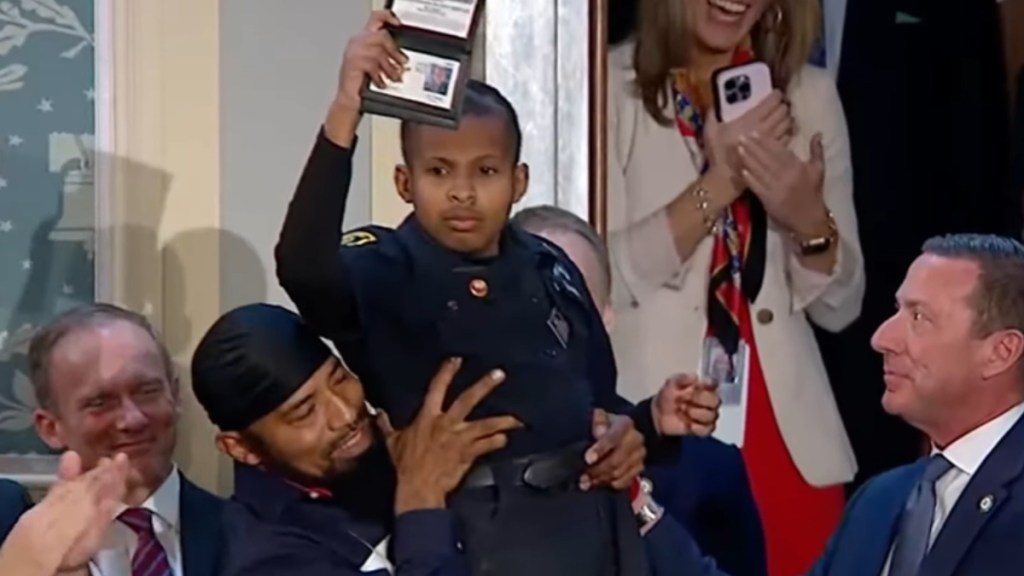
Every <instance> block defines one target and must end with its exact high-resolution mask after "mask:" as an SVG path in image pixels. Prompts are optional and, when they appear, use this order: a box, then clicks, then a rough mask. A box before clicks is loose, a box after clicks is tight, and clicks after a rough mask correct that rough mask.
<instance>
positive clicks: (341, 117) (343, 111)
mask: <svg viewBox="0 0 1024 576" xmlns="http://www.w3.org/2000/svg"><path fill="white" fill-rule="evenodd" d="M398 25H400V22H399V21H398V18H396V17H395V15H394V14H392V13H391V12H389V11H387V10H377V11H375V12H373V14H371V15H370V20H369V22H367V24H366V28H365V29H364V30H363V32H361V33H360V34H358V35H357V36H355V37H353V38H352V39H351V40H349V42H348V46H346V48H345V55H344V57H343V59H342V62H341V72H340V73H339V75H338V93H337V95H336V96H335V98H334V103H333V104H331V111H330V113H329V114H328V117H327V122H326V123H325V125H324V128H325V131H326V133H327V137H328V138H330V140H331V141H332V142H334V143H335V144H337V145H338V146H341V147H344V148H348V147H350V146H351V145H352V140H353V139H354V138H355V133H356V128H357V127H358V125H359V118H360V111H359V110H360V106H361V105H362V98H361V96H360V93H361V92H362V90H363V85H364V84H365V83H366V81H367V80H369V81H370V82H373V83H374V84H375V85H377V86H379V87H381V88H383V87H384V86H385V78H387V79H390V80H394V81H398V80H401V79H402V73H403V72H404V69H405V64H406V62H408V58H407V57H406V56H405V54H402V51H401V50H399V49H398V45H397V44H395V41H394V39H392V38H391V34H389V33H388V31H387V29H386V27H387V26H398Z"/></svg>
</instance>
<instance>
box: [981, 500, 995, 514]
mask: <svg viewBox="0 0 1024 576" xmlns="http://www.w3.org/2000/svg"><path fill="white" fill-rule="evenodd" d="M994 501H995V500H994V498H992V496H985V497H984V498H982V499H981V501H980V502H978V510H981V511H982V512H988V511H989V510H991V509H992V503H993V502H994Z"/></svg>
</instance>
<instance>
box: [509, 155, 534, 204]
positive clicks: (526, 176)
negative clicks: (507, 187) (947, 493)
mask: <svg viewBox="0 0 1024 576" xmlns="http://www.w3.org/2000/svg"><path fill="white" fill-rule="evenodd" d="M513 178H515V182H514V183H513V186H515V195H514V196H512V203H513V204H515V203H516V202H519V201H520V200H522V199H523V196H525V195H526V189H527V188H528V187H529V186H530V166H529V165H528V164H526V163H525V162H522V163H520V164H518V165H517V166H516V169H515V174H514V175H513Z"/></svg>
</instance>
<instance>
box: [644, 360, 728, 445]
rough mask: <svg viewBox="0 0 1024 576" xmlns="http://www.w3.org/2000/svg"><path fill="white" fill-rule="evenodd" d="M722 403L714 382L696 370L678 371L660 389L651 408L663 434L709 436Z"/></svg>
mask: <svg viewBox="0 0 1024 576" xmlns="http://www.w3.org/2000/svg"><path fill="white" fill-rule="evenodd" d="M721 406H722V399H721V398H720V397H719V396H718V390H717V387H716V386H715V384H713V383H711V382H707V381H702V380H701V379H699V378H698V377H697V376H694V375H693V374H676V375H675V376H671V377H669V379H668V380H666V381H665V384H664V385H663V386H662V387H661V390H660V391H658V395H657V396H656V397H655V398H654V401H653V402H651V411H652V412H653V416H654V426H655V427H656V428H657V429H658V433H659V434H661V435H662V436H688V435H692V436H710V435H711V433H712V432H714V431H715V426H716V424H717V423H718V410H719V408H720V407H721Z"/></svg>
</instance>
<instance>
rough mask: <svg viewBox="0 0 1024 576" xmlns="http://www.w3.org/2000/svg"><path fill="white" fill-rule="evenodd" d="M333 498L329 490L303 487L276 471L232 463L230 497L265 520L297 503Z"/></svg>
mask: <svg viewBox="0 0 1024 576" xmlns="http://www.w3.org/2000/svg"><path fill="white" fill-rule="evenodd" d="M333 497H334V495H333V494H332V493H331V491H330V490H327V489H324V488H317V487H307V486H303V485H302V484H299V483H297V482H293V481H291V480H288V479H286V478H285V477H283V476H281V475H279V474H277V473H275V472H271V471H269V470H265V469H263V468H259V467H256V466H249V465H247V464H241V463H238V462H236V463H235V494H234V497H233V498H234V499H235V500H237V501H239V502H241V503H242V504H244V505H246V506H247V507H248V508H251V509H252V510H253V511H254V512H256V513H257V515H259V516H262V517H264V518H265V519H268V520H273V519H276V518H279V517H280V516H281V514H282V513H283V512H284V510H285V508H287V507H288V506H290V505H291V504H294V503H296V502H301V501H315V500H330V499H333Z"/></svg>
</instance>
